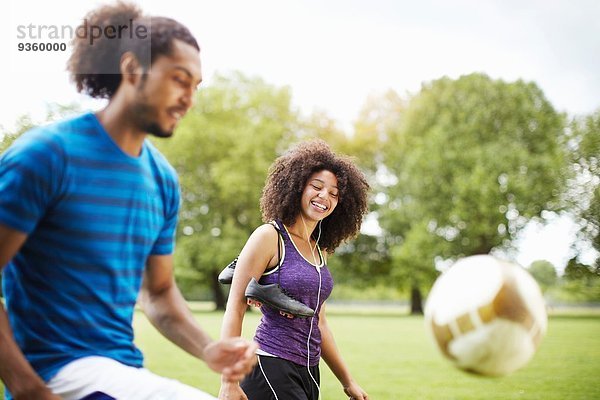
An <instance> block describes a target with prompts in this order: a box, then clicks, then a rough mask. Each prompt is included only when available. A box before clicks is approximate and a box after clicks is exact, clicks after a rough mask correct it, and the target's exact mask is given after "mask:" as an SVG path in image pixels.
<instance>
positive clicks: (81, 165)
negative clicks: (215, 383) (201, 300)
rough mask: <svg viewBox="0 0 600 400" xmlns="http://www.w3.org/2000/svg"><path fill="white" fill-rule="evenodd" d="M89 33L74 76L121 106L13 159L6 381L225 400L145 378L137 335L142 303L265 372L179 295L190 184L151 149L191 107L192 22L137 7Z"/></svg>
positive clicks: (30, 392) (5, 170) (78, 395)
mask: <svg viewBox="0 0 600 400" xmlns="http://www.w3.org/2000/svg"><path fill="white" fill-rule="evenodd" d="M82 27H83V28H82V29H84V31H85V29H87V31H85V32H87V33H89V34H90V35H81V34H80V35H77V37H75V38H74V39H73V53H72V56H71V58H70V60H69V63H68V70H69V72H70V74H71V78H72V79H73V80H74V81H75V83H76V85H77V88H78V90H79V91H84V92H86V93H88V94H90V95H91V96H92V97H99V98H108V99H109V102H108V105H107V106H106V107H105V108H104V109H103V110H101V111H100V112H98V113H97V114H92V113H89V114H84V115H82V116H79V117H77V118H74V119H71V120H67V121H63V122H59V123H57V124H53V125H50V126H47V127H42V128H37V129H33V130H32V131H29V132H27V133H25V134H24V135H23V136H22V137H21V138H19V140H17V141H16V142H15V143H14V144H13V145H12V146H11V147H10V148H9V149H8V150H7V151H6V152H5V153H4V154H3V155H2V157H1V158H0V267H5V268H4V270H3V285H4V293H5V296H6V310H5V309H4V307H0V378H1V379H2V381H3V382H4V384H5V385H6V388H7V389H8V391H10V394H11V395H12V396H13V398H15V399H36V400H39V399H42V400H43V399H60V398H64V399H82V398H88V399H89V398H103V399H111V398H118V399H150V398H152V399H213V397H211V396H209V395H207V394H206V393H204V392H201V391H200V390H197V389H194V388H191V387H189V386H186V385H183V384H181V383H179V382H176V381H172V380H168V379H165V378H162V377H159V376H157V375H154V374H152V373H150V372H149V371H148V370H145V369H144V368H142V365H143V357H142V354H141V352H140V351H139V349H137V348H136V347H135V345H134V344H133V336H134V335H133V328H132V325H131V322H132V318H133V312H134V305H135V303H136V301H139V304H140V305H141V307H142V308H143V310H144V312H145V313H146V315H147V316H148V318H149V319H150V321H151V322H152V323H153V325H154V326H155V327H156V328H157V329H158V330H159V331H160V332H161V333H162V334H163V335H164V336H165V337H167V338H168V339H169V340H171V341H172V342H174V343H175V344H177V345H178V346H179V347H181V348H182V349H184V350H185V351H187V352H189V353H190V354H192V355H194V356H196V357H198V358H200V359H202V360H204V361H205V362H206V363H207V365H208V366H209V367H210V368H211V369H213V370H214V371H217V372H220V373H223V374H224V375H225V376H227V377H228V378H230V379H231V380H232V381H238V380H239V379H240V378H241V377H242V376H243V375H244V374H245V373H247V372H248V371H250V370H251V368H252V366H253V365H254V363H255V355H254V352H255V350H256V344H255V343H253V342H248V341H245V340H243V339H241V338H234V339H231V340H223V341H218V342H214V341H212V340H211V339H210V337H209V336H208V335H207V334H206V333H205V332H204V331H203V330H202V328H201V327H200V326H199V325H198V324H197V323H196V322H195V320H194V317H193V315H192V314H191V312H190V311H189V309H188V308H187V306H186V304H185V301H184V299H183V297H182V295H181V293H180V291H179V289H178V288H177V287H176V285H175V282H174V277H173V256H172V252H173V247H174V243H173V237H174V232H175V227H176V223H177V213H178V208H179V202H180V197H179V187H178V181H177V176H176V173H175V171H174V170H173V168H172V167H171V166H170V165H169V164H168V162H167V161H166V160H165V159H164V158H163V156H162V155H161V154H160V153H159V152H158V151H157V150H156V149H155V148H154V147H153V146H152V145H151V143H150V142H149V141H147V139H146V136H147V134H148V133H149V134H152V135H155V136H159V137H168V136H171V135H172V133H173V130H174V129H175V127H176V125H177V122H178V121H179V119H180V118H181V117H183V116H184V115H185V113H186V112H187V111H188V109H189V108H190V107H191V105H192V98H193V95H194V92H195V89H196V87H197V86H198V85H199V84H200V82H201V80H202V77H201V69H200V57H199V46H198V44H197V42H196V40H195V39H194V37H193V36H192V35H191V33H190V32H189V31H188V30H187V28H185V27H184V26H182V25H181V24H179V23H178V22H176V21H173V20H171V19H168V18H149V17H145V16H143V15H141V12H140V10H139V9H137V8H136V7H135V6H132V5H128V4H124V3H117V4H116V5H112V6H103V7H100V8H99V9H97V10H95V11H93V12H91V13H90V14H88V15H87V16H86V19H85V20H84V23H83V24H82ZM123 27H126V28H123ZM127 27H128V28H127ZM78 29H79V28H78ZM94 29H95V30H94ZM84 31H80V30H78V32H84ZM93 32H96V33H97V32H103V33H104V34H103V35H102V37H97V36H98V35H96V36H94V37H93V39H94V40H91V39H92V36H91V34H92V33H93ZM117 33H122V35H117ZM138 295H139V298H138Z"/></svg>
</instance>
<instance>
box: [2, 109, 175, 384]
mask: <svg viewBox="0 0 600 400" xmlns="http://www.w3.org/2000/svg"><path fill="white" fill-rule="evenodd" d="M179 200H180V197H179V186H178V181H177V175H176V173H175V170H174V169H173V168H172V167H171V166H170V165H169V163H168V162H167V161H166V159H165V158H164V157H163V156H162V155H161V154H160V153H159V152H158V150H156V149H155V148H154V147H153V146H152V145H151V143H150V142H149V141H147V140H146V141H145V142H144V145H143V148H142V152H141V154H140V156H139V157H131V156H129V155H127V154H126V153H124V152H123V151H122V150H121V149H120V148H119V147H118V146H117V145H116V143H115V142H114V141H113V140H112V139H111V137H110V136H109V135H108V133H107V132H106V131H105V130H104V128H103V127H102V125H101V124H100V122H99V121H98V119H97V118H96V116H95V115H94V114H84V115H82V116H80V117H77V118H74V119H70V120H66V121H63V122H59V123H56V124H53V125H50V126H45V127H41V128H36V129H33V130H31V131H29V132H26V133H25V134H23V135H22V136H21V137H20V138H19V139H18V140H17V141H15V143H13V145H12V146H11V147H10V148H9V149H8V150H7V151H6V152H5V153H4V154H2V156H1V157H0V223H1V224H4V225H6V226H9V227H11V228H14V229H17V230H19V231H22V232H25V233H27V234H28V238H27V241H26V242H25V244H24V245H23V247H22V248H21V249H20V250H19V252H18V253H17V255H16V256H15V257H14V258H13V259H12V260H11V261H10V263H9V264H8V265H7V266H6V268H5V269H4V271H3V282H2V283H3V290H4V294H5V300H6V308H7V310H8V316H9V320H10V324H11V326H12V329H13V331H14V335H15V339H16V341H17V343H18V345H19V346H20V348H21V350H22V351H23V352H24V354H25V356H26V357H27V359H28V360H29V362H30V363H31V365H32V366H33V368H34V369H35V370H36V371H37V372H38V374H39V375H40V376H41V377H42V378H43V379H44V380H46V381H47V380H49V379H50V378H52V376H53V375H54V374H55V373H56V372H57V371H58V369H59V368H60V367H62V366H64V365H65V364H67V363H68V362H70V361H72V360H75V359H77V358H80V357H85V356H89V355H100V356H105V357H110V358H112V359H115V360H117V361H120V362H122V363H124V364H127V365H131V366H135V367H140V366H142V362H143V357H142V354H141V352H140V350H139V349H138V348H137V347H136V346H135V345H134V344H133V329H132V325H131V323H132V318H133V310H134V305H135V302H136V299H137V296H138V293H139V289H140V285H141V281H142V275H143V270H144V266H145V263H146V260H147V258H148V256H149V255H165V254H171V253H172V251H173V246H174V232H175V226H176V224H177V212H178V208H179Z"/></svg>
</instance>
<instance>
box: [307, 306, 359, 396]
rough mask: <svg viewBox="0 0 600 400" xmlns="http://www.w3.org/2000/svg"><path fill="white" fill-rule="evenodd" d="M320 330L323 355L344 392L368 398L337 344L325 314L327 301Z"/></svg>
mask: <svg viewBox="0 0 600 400" xmlns="http://www.w3.org/2000/svg"><path fill="white" fill-rule="evenodd" d="M319 330H320V331H321V357H323V360H325V363H327V366H328V367H329V368H330V369H331V372H333V374H334V375H335V376H336V377H337V379H338V380H339V381H340V383H341V384H342V386H343V388H344V392H345V393H346V394H347V395H348V396H350V398H352V399H354V400H368V398H369V396H368V395H367V392H365V391H364V390H363V389H362V388H361V387H360V386H358V384H357V383H356V382H355V381H354V379H353V378H352V375H350V370H349V369H348V366H347V365H346V363H345V362H344V360H343V359H342V355H341V354H340V351H339V350H338V348H337V345H336V344H335V340H334V338H333V333H332V331H331V329H330V328H329V324H328V323H327V318H326V316H325V303H323V305H322V306H321V311H319Z"/></svg>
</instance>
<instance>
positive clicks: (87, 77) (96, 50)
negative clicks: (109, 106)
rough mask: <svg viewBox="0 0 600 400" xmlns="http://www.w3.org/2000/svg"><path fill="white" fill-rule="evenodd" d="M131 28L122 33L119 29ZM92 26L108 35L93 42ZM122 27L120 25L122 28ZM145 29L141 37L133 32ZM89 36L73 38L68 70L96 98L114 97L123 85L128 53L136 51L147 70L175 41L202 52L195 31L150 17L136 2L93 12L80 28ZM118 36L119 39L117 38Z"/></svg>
mask: <svg viewBox="0 0 600 400" xmlns="http://www.w3.org/2000/svg"><path fill="white" fill-rule="evenodd" d="M119 27H127V28H128V29H127V30H126V31H124V32H125V33H123V34H122V35H121V33H122V32H121V31H120V30H119V31H118V32H119V35H116V31H117V28H119ZM92 29H97V30H101V32H104V34H102V35H100V37H99V38H97V39H96V40H93V41H92V42H91V43H90V39H89V36H91V35H92ZM119 29H120V28H119ZM132 31H134V32H144V35H143V36H142V37H144V38H146V37H148V38H149V40H140V39H139V37H137V36H136V35H133V34H132V33H131V32H132ZM77 32H84V33H85V35H80V34H78V35H76V36H74V37H73V40H72V46H73V52H72V53H71V57H70V58H69V60H68V62H67V70H68V71H69V73H70V75H71V80H72V81H73V82H74V83H75V85H76V86H77V91H78V92H83V93H86V94H88V95H90V96H91V97H95V98H108V99H110V98H112V96H113V95H114V94H115V93H116V91H117V89H118V87H119V85H120V84H121V74H120V70H119V65H120V62H121V57H122V55H123V54H124V53H126V52H131V53H133V54H134V55H135V56H136V57H137V58H138V61H139V62H140V64H141V65H142V67H143V68H144V71H145V72H147V71H148V68H149V67H150V65H151V64H152V63H153V62H154V61H155V60H156V59H157V58H158V57H160V56H163V55H166V56H168V55H171V54H172V52H173V49H174V44H173V41H174V40H180V41H182V42H184V43H187V44H189V45H190V46H193V47H194V48H196V49H197V50H198V51H200V46H198V43H197V42H196V39H195V38H194V36H193V35H192V33H191V32H190V31H189V30H188V28H186V27H185V26H184V25H182V24H181V23H179V22H177V21H175V20H173V19H171V18H166V17H150V16H146V15H144V14H143V13H142V10H141V9H140V8H139V7H138V6H137V5H135V4H133V3H126V2H123V1H118V2H116V3H114V4H109V5H103V6H100V7H98V8H97V9H95V10H92V11H90V12H89V13H88V14H87V15H86V16H85V17H84V19H83V22H82V23H81V25H79V26H78V27H77ZM115 37H118V40H117V39H115Z"/></svg>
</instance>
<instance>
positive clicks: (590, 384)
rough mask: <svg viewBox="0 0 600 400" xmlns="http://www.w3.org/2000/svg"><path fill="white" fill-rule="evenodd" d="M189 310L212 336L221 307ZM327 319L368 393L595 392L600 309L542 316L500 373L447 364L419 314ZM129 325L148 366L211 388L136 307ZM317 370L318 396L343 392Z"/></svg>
mask: <svg viewBox="0 0 600 400" xmlns="http://www.w3.org/2000/svg"><path fill="white" fill-rule="evenodd" d="M195 315H196V317H197V319H198V320H199V321H200V322H201V323H202V325H203V326H204V327H205V328H206V329H207V331H208V332H209V333H210V334H211V335H213V337H217V336H218V332H219V329H220V324H221V320H222V313H219V312H197V313H196V314H195ZM258 320H259V314H258V313H256V312H253V313H250V314H249V315H248V316H247V318H246V320H245V324H244V335H245V336H247V337H250V336H251V335H252V332H253V329H254V327H255V326H256V324H257V323H258ZM328 320H329V323H330V325H331V327H332V329H333V331H334V334H335V336H336V340H337V344H338V347H339V348H340V349H341V351H342V354H343V356H344V358H345V360H346V362H347V364H348V365H349V366H350V368H351V371H352V372H353V375H354V377H355V379H356V381H357V382H359V384H360V385H361V386H363V388H364V389H365V390H367V391H368V392H369V394H370V398H372V399H374V400H386V399H390V400H396V399H419V400H425V399H436V400H437V399H460V400H466V399H498V400H500V399H502V400H506V399H540V400H542V399H543V400H549V399H560V400H564V399H582V400H583V399H600V380H599V379H598V377H599V376H600V315H570V316H564V315H563V316H554V317H552V318H550V321H549V329H548V334H547V336H546V337H545V339H544V340H543V342H542V345H541V347H540V349H539V351H538V353H537V354H536V355H535V357H534V358H533V360H532V361H531V362H530V363H529V364H528V365H527V366H526V367H525V368H523V369H522V370H520V371H517V372H515V373H513V374H512V375H510V376H507V377H503V378H482V377H478V376H473V375H470V374H467V373H464V372H462V371H459V370H457V369H455V368H453V367H452V366H451V365H450V364H449V363H448V362H447V361H446V360H445V359H443V358H442V357H441V356H440V355H439V354H438V352H437V350H436V349H435V347H434V346H433V343H432V341H431V339H430V338H429V336H428V335H427V333H426V331H425V329H424V324H423V318H422V317H408V316H401V315H398V314H395V315H394V314H389V313H380V314H376V315H366V314H365V313H359V314H357V313H351V314H350V313H345V312H343V311H340V310H337V311H336V312H332V313H331V315H330V316H329V318H328ZM135 327H136V334H137V339H136V342H137V344H138V346H140V348H141V349H142V351H143V352H144V353H145V355H146V366H147V367H148V368H149V369H150V370H152V371H154V372H156V373H158V374H161V375H164V376H168V377H172V378H176V379H179V380H181V381H183V382H185V383H188V384H190V385H192V386H197V387H200V388H203V389H204V390H205V391H207V392H209V393H212V394H214V395H216V394H217V392H218V388H219V376H218V375H217V374H215V373H213V372H211V371H209V370H208V369H207V367H205V366H204V365H203V364H202V363H201V362H200V361H198V360H196V359H194V358H193V357H191V356H188V355H187V354H185V353H183V352H182V351H181V350H179V349H178V348H176V347H175V346H174V345H172V344H171V343H169V342H167V341H166V340H165V339H164V338H162V337H161V336H160V334H158V333H157V332H156V330H154V329H153V328H152V326H151V325H150V324H149V322H148V321H147V320H146V318H145V317H144V316H143V314H141V313H137V314H136V319H135ZM321 372H322V399H323V400H337V399H345V398H346V397H344V394H343V392H342V391H341V387H340V385H339V384H338V383H337V380H336V379H335V377H334V376H333V374H332V373H331V372H330V371H329V369H328V368H327V367H326V366H325V365H324V364H321Z"/></svg>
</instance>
